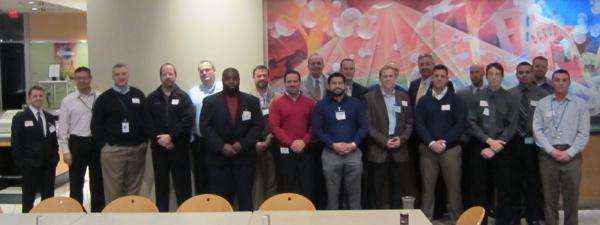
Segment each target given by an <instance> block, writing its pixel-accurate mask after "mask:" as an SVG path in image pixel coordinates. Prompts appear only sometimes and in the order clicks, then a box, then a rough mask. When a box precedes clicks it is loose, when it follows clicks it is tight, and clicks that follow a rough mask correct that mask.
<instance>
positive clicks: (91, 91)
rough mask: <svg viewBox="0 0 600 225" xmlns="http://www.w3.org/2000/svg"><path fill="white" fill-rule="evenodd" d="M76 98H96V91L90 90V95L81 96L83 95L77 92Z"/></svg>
mask: <svg viewBox="0 0 600 225" xmlns="http://www.w3.org/2000/svg"><path fill="white" fill-rule="evenodd" d="M77 96H79V97H84V98H85V97H90V96H94V97H96V90H94V89H92V90H90V93H88V94H83V93H81V92H79V90H77Z"/></svg>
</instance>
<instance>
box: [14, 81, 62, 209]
mask: <svg viewBox="0 0 600 225" xmlns="http://www.w3.org/2000/svg"><path fill="white" fill-rule="evenodd" d="M28 94H29V105H28V106H27V108H25V109H24V110H23V111H22V112H19V113H17V115H15V116H14V117H13V120H12V127H11V132H12V133H11V145H12V155H13V159H14V162H15V164H16V166H17V168H19V169H20V170H21V174H22V176H23V180H22V181H21V188H22V192H23V195H22V204H23V211H22V212H23V213H28V212H29V210H31V208H33V201H34V200H35V193H36V192H37V190H38V189H39V190H40V194H41V195H42V200H44V199H47V198H50V197H53V196H54V176H55V174H56V164H57V163H58V141H57V139H56V121H57V120H58V118H57V117H56V116H54V115H52V114H50V113H48V112H46V111H44V109H43V106H44V99H46V94H45V91H44V89H43V88H42V87H40V86H33V87H31V88H30V89H29V92H28Z"/></svg>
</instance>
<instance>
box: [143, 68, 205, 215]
mask: <svg viewBox="0 0 600 225" xmlns="http://www.w3.org/2000/svg"><path fill="white" fill-rule="evenodd" d="M176 79H177V70H176V69H175V66H173V64H171V63H165V64H163V65H161V66H160V82H161V85H160V87H158V88H157V89H156V90H155V91H153V92H152V93H150V94H149V95H148V98H147V99H146V104H145V109H144V113H145V116H146V117H145V124H146V126H147V128H146V130H147V133H148V136H149V137H150V144H151V145H150V146H151V147H152V162H153V168H154V186H155V188H156V205H157V206H158V209H159V210H160V211H161V212H167V211H169V174H171V176H172V177H173V185H174V186H175V197H176V198H177V205H181V204H182V203H183V202H184V201H185V200H187V199H188V198H189V197H191V196H192V190H191V188H192V186H191V185H192V184H191V182H192V181H191V175H190V164H189V162H190V161H189V145H190V143H189V140H190V138H189V135H190V130H191V128H192V126H193V125H194V106H193V104H192V100H191V99H190V97H189V96H188V95H187V94H186V93H185V92H184V91H182V90H181V89H179V86H177V84H175V80H176ZM169 172H170V173H169Z"/></svg>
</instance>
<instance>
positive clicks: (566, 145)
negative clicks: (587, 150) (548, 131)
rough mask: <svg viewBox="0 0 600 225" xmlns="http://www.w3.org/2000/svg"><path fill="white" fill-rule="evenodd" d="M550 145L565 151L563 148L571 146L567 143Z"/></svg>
mask: <svg viewBox="0 0 600 225" xmlns="http://www.w3.org/2000/svg"><path fill="white" fill-rule="evenodd" d="M552 147H554V148H555V149H558V150H561V151H565V150H567V149H569V148H571V145H568V144H562V145H552Z"/></svg>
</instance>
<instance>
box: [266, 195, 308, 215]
mask: <svg viewBox="0 0 600 225" xmlns="http://www.w3.org/2000/svg"><path fill="white" fill-rule="evenodd" d="M258 210H259V211H277V210H284V211H290V210H294V211H296V210H297V211H302V210H305V211H315V210H317V209H316V208H315V205H314V204H313V203H312V202H311V201H310V200H309V199H308V198H306V197H304V196H302V195H299V194H294V193H281V194H277V195H274V196H272V197H270V198H269V199H267V200H266V201H265V202H263V203H262V204H261V205H260V207H259V208H258Z"/></svg>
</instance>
